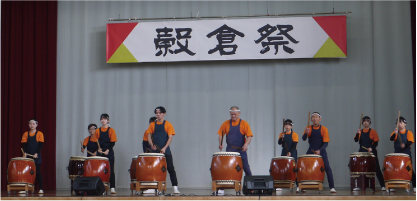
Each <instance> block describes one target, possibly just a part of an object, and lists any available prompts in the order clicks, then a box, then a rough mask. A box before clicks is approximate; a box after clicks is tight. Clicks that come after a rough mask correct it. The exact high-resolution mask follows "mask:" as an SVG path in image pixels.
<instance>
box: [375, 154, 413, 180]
mask: <svg viewBox="0 0 417 201" xmlns="http://www.w3.org/2000/svg"><path fill="white" fill-rule="evenodd" d="M382 170H383V171H384V180H385V181H411V178H412V173H413V166H412V164H411V160H410V157H409V156H408V154H400V153H391V154H387V155H385V159H384V167H383V168H382Z"/></svg>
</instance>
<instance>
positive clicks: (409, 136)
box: [390, 117, 416, 192]
mask: <svg viewBox="0 0 417 201" xmlns="http://www.w3.org/2000/svg"><path fill="white" fill-rule="evenodd" d="M399 122H400V123H399V124H398V129H397V128H395V129H394V132H392V133H391V138H390V140H391V141H394V152H395V153H403V154H408V156H410V160H411V163H413V161H412V160H413V157H411V145H412V144H413V143H414V135H413V133H412V132H411V131H409V130H407V129H406V128H405V126H406V125H407V120H406V119H405V118H404V117H400V118H399ZM395 123H397V119H396V120H395ZM398 130H400V138H401V142H402V143H401V142H400V140H399V139H398ZM412 183H413V187H414V192H416V173H415V172H414V170H413V177H412Z"/></svg>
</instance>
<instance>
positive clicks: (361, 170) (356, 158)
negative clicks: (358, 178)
mask: <svg viewBox="0 0 417 201" xmlns="http://www.w3.org/2000/svg"><path fill="white" fill-rule="evenodd" d="M349 169H350V174H351V175H352V174H355V175H356V174H375V172H376V163H375V155H374V154H373V153H369V152H353V153H351V154H350V160H349Z"/></svg>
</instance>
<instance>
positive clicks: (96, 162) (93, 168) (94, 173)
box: [83, 156, 110, 183]
mask: <svg viewBox="0 0 417 201" xmlns="http://www.w3.org/2000/svg"><path fill="white" fill-rule="evenodd" d="M83 177H100V179H101V180H102V181H103V182H104V183H109V182H110V162H109V159H108V158H106V157H101V156H90V157H87V158H85V161H84V173H83Z"/></svg>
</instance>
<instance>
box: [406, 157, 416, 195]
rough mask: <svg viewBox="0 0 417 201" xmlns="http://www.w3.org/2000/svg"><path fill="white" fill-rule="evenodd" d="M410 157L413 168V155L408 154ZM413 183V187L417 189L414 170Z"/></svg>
mask: <svg viewBox="0 0 417 201" xmlns="http://www.w3.org/2000/svg"><path fill="white" fill-rule="evenodd" d="M408 156H410V161H411V166H413V157H411V153H409V154H408ZM411 183H412V184H413V187H414V188H415V187H416V172H415V171H414V169H413V176H412V177H411Z"/></svg>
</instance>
